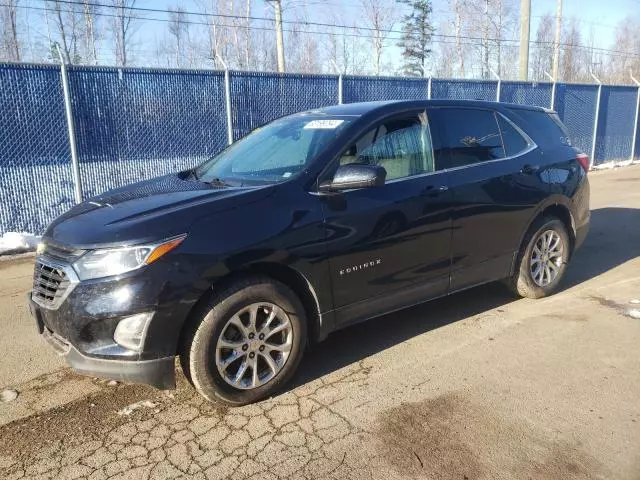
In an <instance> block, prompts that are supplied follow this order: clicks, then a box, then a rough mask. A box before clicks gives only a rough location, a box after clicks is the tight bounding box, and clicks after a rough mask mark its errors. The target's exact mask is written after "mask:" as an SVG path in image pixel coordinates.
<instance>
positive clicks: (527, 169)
mask: <svg viewBox="0 0 640 480" xmlns="http://www.w3.org/2000/svg"><path fill="white" fill-rule="evenodd" d="M539 170H540V167H539V166H538V165H530V164H528V163H527V164H526V165H523V166H522V168H521V169H520V173H524V174H525V175H532V174H534V173H536V172H538V171H539Z"/></svg>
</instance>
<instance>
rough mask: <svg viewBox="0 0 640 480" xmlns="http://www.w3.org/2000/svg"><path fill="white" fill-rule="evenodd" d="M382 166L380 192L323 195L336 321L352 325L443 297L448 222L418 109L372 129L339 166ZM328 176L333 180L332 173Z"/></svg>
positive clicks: (439, 174) (442, 182) (445, 195)
mask: <svg viewBox="0 0 640 480" xmlns="http://www.w3.org/2000/svg"><path fill="white" fill-rule="evenodd" d="M338 162H339V163H340V164H346V163H353V162H357V163H367V164H375V165H380V166H382V167H384V168H385V170H386V171H387V179H386V183H385V184H384V185H382V186H380V187H372V188H362V189H355V190H348V191H344V192H341V193H339V194H337V195H330V196H324V197H321V198H322V201H323V212H324V217H325V225H326V229H327V242H326V244H327V248H328V254H329V264H330V267H331V276H332V283H333V296H334V305H335V307H336V309H337V311H336V321H337V322H338V323H339V324H345V323H352V322H355V321H358V320H360V319H362V318H366V317H371V316H375V315H379V314H382V313H385V312H388V311H391V310H394V309H397V308H401V307H404V306H406V305H411V304H413V303H417V302H419V301H423V300H425V299H428V298H429V297H432V296H438V295H443V294H445V293H446V291H447V288H448V284H449V264H450V239H451V232H450V228H451V216H450V210H449V205H450V202H449V195H450V193H449V191H448V190H447V188H446V185H447V182H446V176H447V172H445V171H436V170H435V167H434V163H433V149H432V142H431V135H430V130H429V124H428V122H427V118H426V115H425V112H424V110H421V111H416V112H415V113H410V114H403V115H401V116H396V117H393V118H389V119H387V120H384V121H382V122H380V123H378V124H377V125H374V126H372V127H371V128H370V129H368V131H366V132H365V133H364V134H363V135H362V136H360V138H359V139H357V140H356V141H355V142H354V143H353V144H352V145H349V146H347V148H346V149H345V150H344V152H343V154H342V155H341V156H340V157H339V159H337V161H336V165H335V168H337V163H338ZM331 176H332V174H331Z"/></svg>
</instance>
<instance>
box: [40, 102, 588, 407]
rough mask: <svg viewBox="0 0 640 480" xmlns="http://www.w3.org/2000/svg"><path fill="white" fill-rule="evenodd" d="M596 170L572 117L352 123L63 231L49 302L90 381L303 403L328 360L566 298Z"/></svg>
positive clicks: (336, 118) (243, 153) (63, 351)
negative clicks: (299, 384)
mask: <svg viewBox="0 0 640 480" xmlns="http://www.w3.org/2000/svg"><path fill="white" fill-rule="evenodd" d="M588 168H589V158H588V157H587V156H586V155H584V154H583V153H581V152H580V151H578V150H577V149H576V148H574V147H572V146H571V143H570V141H569V138H568V134H567V131H566V128H565V127H564V125H563V124H562V123H561V122H560V120H559V118H558V116H557V115H556V114H555V113H554V112H552V111H549V110H545V109H542V108H537V107H529V106H521V105H509V104H499V103H489V102H477V101H391V102H372V103H354V104H349V105H339V106H332V107H327V108H321V109H318V110H312V111H308V112H304V113H298V114H295V115H291V116H287V117H284V118H281V119H279V120H276V121H274V122H272V123H269V124H267V125H265V126H263V127H261V128H258V129H256V130H255V131H253V132H252V133H250V134H249V135H247V136H246V137H244V138H243V139H241V140H239V141H238V142H236V143H234V144H233V145H231V146H230V147H228V148H227V149H226V150H224V151H222V152H220V153H219V154H217V155H216V156H215V157H213V158H211V159H210V160H208V161H206V162H204V163H203V164H201V165H199V166H198V167H196V168H194V169H191V170H187V171H182V172H179V173H176V174H172V175H165V176H162V177H159V178H155V179H152V180H147V181H143V182H139V183H136V184H133V185H129V186H126V187H122V188H118V189H115V190H111V191H109V192H106V193H104V194H102V195H99V196H96V197H93V198H91V199H88V200H86V201H85V202H83V203H81V204H79V205H76V206H75V207H73V208H72V209H71V210H69V211H68V212H67V213H65V214H63V215H62V216H60V217H59V218H57V219H56V220H55V221H53V223H51V225H50V226H49V227H48V228H47V230H46V232H45V234H44V236H43V241H42V243H41V244H40V245H39V247H38V252H37V257H36V266H35V273H34V283H33V290H32V292H31V293H30V295H29V301H30V302H29V303H30V307H31V311H32V314H33V316H34V317H35V320H36V323H37V327H38V331H39V332H40V334H41V335H42V336H43V337H44V338H45V339H46V340H47V342H48V343H49V344H50V345H51V346H53V348H55V349H56V350H57V352H58V353H59V354H60V355H63V356H64V357H65V358H66V360H67V362H68V363H69V364H70V365H71V366H72V367H73V368H74V369H75V370H77V371H78V372H81V373H85V374H91V375H98V376H104V377H108V378H115V379H118V380H124V381H132V382H144V383H148V384H151V385H154V386H156V387H159V388H173V387H174V386H175V358H176V356H178V357H179V359H180V363H181V365H182V369H183V371H184V373H185V375H186V377H187V378H188V379H189V381H190V382H191V383H192V384H193V386H194V387H195V388H196V389H197V390H198V392H200V394H202V395H203V396H204V397H205V398H207V399H208V400H210V401H217V402H223V403H227V404H231V405H242V404H247V403H251V402H254V401H257V400H260V399H263V398H265V397H267V396H270V395H272V394H273V393H274V392H276V391H277V390H278V389H280V388H281V387H283V386H284V385H285V384H286V383H287V382H288V381H289V380H290V379H291V377H292V375H293V374H294V372H295V370H296V368H297V367H298V365H299V363H300V360H301V358H302V354H303V352H304V350H305V347H306V346H307V344H308V343H312V342H318V341H320V340H322V339H324V338H325V337H326V336H327V335H328V334H329V333H330V332H332V331H334V330H337V329H340V328H343V327H345V326H347V325H351V324H354V323H356V322H361V321H363V320H366V319H370V318H372V317H376V316H379V315H384V314H385V313H388V312H392V311H394V310H398V309H402V308H405V307H408V306H411V305H415V304H418V303H421V302H425V301H427V300H430V299H433V298H436V297H440V296H443V295H448V294H452V293H455V292H458V291H460V290H463V289H466V288H470V287H473V286H476V285H480V284H483V283H486V282H491V281H495V280H503V281H504V282H505V283H506V285H507V286H508V287H509V288H511V290H513V291H514V292H515V293H516V294H517V295H520V296H523V297H529V298H540V297H544V296H547V295H549V294H551V293H553V292H554V291H555V290H556V289H557V288H558V283H559V282H560V281H561V279H562V277H563V275H564V273H565V270H566V268H567V264H568V262H569V260H570V259H571V255H572V253H573V252H574V250H575V249H576V248H577V247H579V246H580V244H581V243H582V242H583V240H584V238H585V236H586V234H587V230H588V226H589V183H588V181H587V170H588Z"/></svg>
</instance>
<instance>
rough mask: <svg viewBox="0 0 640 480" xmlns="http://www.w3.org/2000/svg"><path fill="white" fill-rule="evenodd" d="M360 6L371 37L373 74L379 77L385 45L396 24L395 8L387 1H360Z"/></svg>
mask: <svg viewBox="0 0 640 480" xmlns="http://www.w3.org/2000/svg"><path fill="white" fill-rule="evenodd" d="M360 6H361V7H362V10H363V13H364V16H365V20H366V22H365V24H366V25H367V27H369V28H370V30H369V31H368V32H367V33H370V34H371V36H372V46H373V55H374V57H373V58H374V73H375V74H376V75H380V71H381V61H382V53H383V50H384V48H385V43H386V40H387V38H388V37H389V33H390V32H391V30H392V29H393V25H394V24H395V22H396V15H395V8H394V5H393V4H392V3H391V2H389V1H388V0H360Z"/></svg>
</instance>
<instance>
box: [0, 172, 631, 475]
mask: <svg viewBox="0 0 640 480" xmlns="http://www.w3.org/2000/svg"><path fill="white" fill-rule="evenodd" d="M590 179H591V185H592V202H591V203H592V231H591V233H590V235H589V237H588V239H587V241H586V243H585V245H584V246H583V248H582V249H581V250H579V251H578V252H577V253H576V255H575V258H574V260H573V262H572V265H571V266H570V268H569V271H568V275H567V278H566V281H565V282H564V285H563V290H562V291H561V292H560V293H558V294H556V295H554V296H552V297H550V298H547V299H543V300H538V301H534V300H514V299H513V298H512V297H510V296H509V295H508V294H507V293H506V291H505V290H504V289H503V288H502V287H501V286H500V285H496V284H492V285H486V286H483V287H479V288H475V289H471V290H468V291H466V292H463V293H460V294H457V295H453V296H451V297H448V298H445V299H441V300H437V301H435V302H431V303H429V304H425V305H422V306H419V307H414V308H411V309H408V310H405V311H402V312H398V313H394V314H392V315H388V316H386V317H383V318H379V319H375V320H372V321H370V322H367V323H365V324H361V325H357V326H354V327H351V328H348V329H346V330H344V331H341V332H337V333H335V334H332V335H331V336H330V337H329V339H327V340H326V341H325V342H323V343H321V344H319V345H316V346H314V347H313V348H312V349H311V350H310V351H308V352H307V354H306V356H305V358H304V360H303V362H302V365H301V367H300V371H299V374H298V376H297V377H296V379H295V381H294V383H293V385H291V386H290V388H289V389H288V390H287V391H285V392H283V393H281V394H279V395H278V396H276V397H274V398H271V399H269V400H266V401H263V402H260V403H258V404H255V405H250V406H247V407H240V408H222V407H219V406H215V405H212V404H209V403H207V402H205V401H203V400H202V399H201V398H200V397H199V396H198V395H196V394H195V393H194V392H193V390H192V389H191V387H190V386H189V385H188V384H187V382H186V381H185V380H181V381H180V382H179V384H178V388H177V390H175V391H169V392H162V391H158V390H154V389H153V388H151V387H146V386H140V385H126V384H116V385H111V384H109V383H108V382H106V381H103V380H99V379H95V378H89V377H82V376H79V375H77V374H75V373H73V372H72V371H71V370H69V369H68V368H66V367H65V366H64V364H63V363H62V361H61V360H60V359H59V358H58V357H56V356H55V354H54V353H53V352H52V351H51V350H50V349H49V347H47V346H46V345H44V344H43V343H41V342H40V341H39V339H38V338H37V335H36V333H35V327H34V326H33V324H32V322H31V319H30V318H29V314H28V308H27V305H26V302H25V299H24V295H25V294H26V292H27V291H28V289H29V285H30V282H31V269H32V258H30V257H27V258H21V259H17V260H10V261H6V260H4V261H0V348H1V349H2V357H0V358H1V359H0V390H2V389H4V388H12V389H15V390H17V391H18V393H19V395H18V397H17V399H16V400H14V401H12V402H10V403H0V479H3V480H9V479H22V478H25V479H26V478H28V479H32V478H33V479H35V478H38V479H47V478H48V479H76V478H83V479H91V480H97V479H105V480H106V479H109V480H115V479H127V478H130V479H136V480H137V479H170V478H185V479H186V478H190V479H191V478H193V479H224V478H231V479H245V478H260V479H287V478H291V479H325V478H326V479H351V478H353V479H378V478H379V479H385V480H388V479H399V478H437V479H460V480H463V479H468V480H471V479H511V478H515V479H521V478H522V479H529V478H531V479H635V480H638V479H640V400H639V399H640V349H639V348H638V345H640V319H637V318H633V315H632V314H630V311H631V310H633V309H634V308H635V309H640V305H638V304H634V303H632V300H640V258H639V256H640V189H639V188H637V186H638V185H640V167H638V166H632V167H625V168H620V169H616V170H610V171H603V172H595V173H593V174H591V175H590ZM126 407H129V408H128V411H126V412H125V410H127V408H126ZM136 407H137V408H136Z"/></svg>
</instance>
